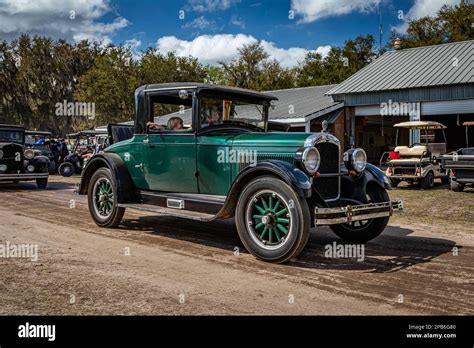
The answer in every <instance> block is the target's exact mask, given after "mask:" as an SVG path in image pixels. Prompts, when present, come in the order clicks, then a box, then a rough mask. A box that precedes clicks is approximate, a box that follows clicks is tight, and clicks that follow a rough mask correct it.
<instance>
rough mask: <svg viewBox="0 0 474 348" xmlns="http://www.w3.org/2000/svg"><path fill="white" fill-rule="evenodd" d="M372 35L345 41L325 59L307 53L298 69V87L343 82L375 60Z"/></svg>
mask: <svg viewBox="0 0 474 348" xmlns="http://www.w3.org/2000/svg"><path fill="white" fill-rule="evenodd" d="M375 56H376V55H375V51H374V38H373V36H372V35H366V36H358V37H356V38H355V39H351V40H347V41H346V42H345V43H344V46H343V47H332V48H331V50H330V51H329V53H328V55H327V56H326V57H324V58H323V57H322V56H321V55H320V54H319V53H315V52H309V53H308V54H307V55H306V57H305V60H304V61H303V62H302V64H300V66H299V68H298V78H297V79H298V86H300V87H306V86H318V85H326V84H336V83H340V82H342V81H344V80H345V79H347V78H348V77H349V76H351V75H353V74H354V73H356V72H357V71H359V70H360V69H362V68H363V67H364V66H366V65H367V64H369V63H370V62H371V61H372V59H374V58H375Z"/></svg>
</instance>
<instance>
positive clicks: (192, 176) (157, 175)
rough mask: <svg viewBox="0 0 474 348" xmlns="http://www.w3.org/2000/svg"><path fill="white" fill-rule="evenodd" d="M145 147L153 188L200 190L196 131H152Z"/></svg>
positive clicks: (150, 185)
mask: <svg viewBox="0 0 474 348" xmlns="http://www.w3.org/2000/svg"><path fill="white" fill-rule="evenodd" d="M144 149H145V152H146V160H145V162H144V173H145V180H146V182H147V185H148V188H149V189H150V190H153V191H162V192H179V193H197V178H196V137H195V135H194V134H193V133H186V134H175V133H160V134H149V135H148V141H147V143H145V145H144Z"/></svg>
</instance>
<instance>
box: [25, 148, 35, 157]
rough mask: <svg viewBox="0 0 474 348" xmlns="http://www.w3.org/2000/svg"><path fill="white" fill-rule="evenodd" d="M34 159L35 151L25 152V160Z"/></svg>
mask: <svg viewBox="0 0 474 348" xmlns="http://www.w3.org/2000/svg"><path fill="white" fill-rule="evenodd" d="M34 157H35V151H34V150H32V149H26V150H25V158H26V159H33V158H34Z"/></svg>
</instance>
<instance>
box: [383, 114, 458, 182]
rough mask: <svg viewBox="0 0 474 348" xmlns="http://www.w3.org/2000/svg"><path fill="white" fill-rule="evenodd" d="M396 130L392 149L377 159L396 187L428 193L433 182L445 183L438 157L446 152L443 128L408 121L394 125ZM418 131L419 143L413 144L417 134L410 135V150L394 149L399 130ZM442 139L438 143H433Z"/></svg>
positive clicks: (400, 147)
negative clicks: (417, 188) (404, 184)
mask: <svg viewBox="0 0 474 348" xmlns="http://www.w3.org/2000/svg"><path fill="white" fill-rule="evenodd" d="M394 127H396V128H397V135H396V141H395V143H396V147H395V149H394V150H393V151H391V152H385V153H383V154H382V157H381V158H380V166H383V165H385V166H386V167H387V169H386V174H387V176H388V177H389V178H390V181H391V182H392V186H393V187H396V186H398V184H399V183H400V182H401V181H407V182H411V183H419V184H420V185H421V187H422V188H424V189H430V188H433V186H434V180H435V179H436V178H439V179H441V181H442V182H443V183H448V182H449V178H448V175H447V173H446V171H445V170H444V169H443V168H442V167H441V156H442V155H444V154H445V153H446V152H447V147H446V135H445V134H444V129H445V128H446V126H445V125H443V124H441V123H438V122H434V121H409V122H401V123H397V124H395V125H394ZM401 128H402V129H409V130H419V131H420V141H421V142H420V143H418V142H416V135H417V132H414V131H412V132H411V136H412V139H411V143H412V145H411V146H400V145H398V139H399V130H400V129H401ZM440 136H442V142H436V140H437V139H438V138H440Z"/></svg>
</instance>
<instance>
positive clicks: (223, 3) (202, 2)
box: [188, 0, 240, 12]
mask: <svg viewBox="0 0 474 348" xmlns="http://www.w3.org/2000/svg"><path fill="white" fill-rule="evenodd" d="M238 2H240V0H189V1H188V5H189V6H190V7H191V9H192V10H193V11H197V12H213V11H224V10H227V9H228V8H230V7H231V6H232V5H233V4H235V3H238Z"/></svg>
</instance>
